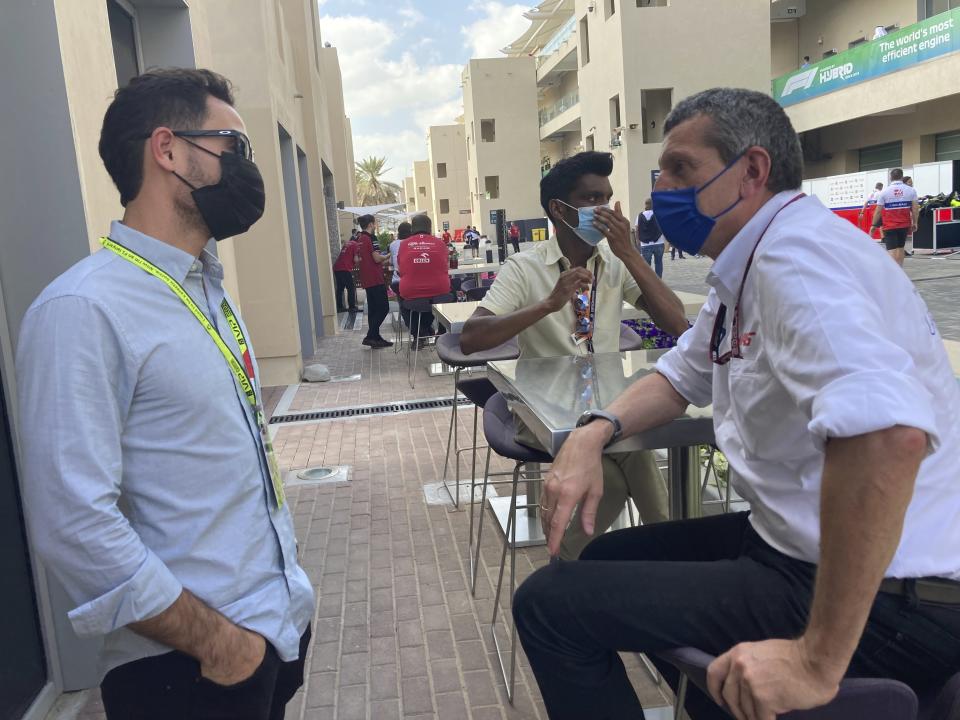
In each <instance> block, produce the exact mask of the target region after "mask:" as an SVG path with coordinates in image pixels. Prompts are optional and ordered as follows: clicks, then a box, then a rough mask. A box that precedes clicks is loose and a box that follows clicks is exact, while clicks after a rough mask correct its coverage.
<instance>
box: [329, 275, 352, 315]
mask: <svg viewBox="0 0 960 720" xmlns="http://www.w3.org/2000/svg"><path fill="white" fill-rule="evenodd" d="M333 275H334V278H335V280H336V282H337V312H345V311H347V310H356V309H357V289H356V287H355V286H354V284H353V273H351V272H350V271H349V270H334V271H333ZM344 292H346V295H347V304H346V305H344V304H343V295H344Z"/></svg>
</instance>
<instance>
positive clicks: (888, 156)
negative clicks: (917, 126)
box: [860, 140, 903, 172]
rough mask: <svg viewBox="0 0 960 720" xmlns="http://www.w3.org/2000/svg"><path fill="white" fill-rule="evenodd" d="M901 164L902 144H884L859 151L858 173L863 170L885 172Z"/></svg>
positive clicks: (898, 142)
mask: <svg viewBox="0 0 960 720" xmlns="http://www.w3.org/2000/svg"><path fill="white" fill-rule="evenodd" d="M902 164H903V143H902V142H900V141H899V140H898V141H897V142H892V143H885V144H883V145H873V146H872V147H865V148H861V149H860V172H863V171H865V170H886V169H887V168H895V167H900V166H901V165H902Z"/></svg>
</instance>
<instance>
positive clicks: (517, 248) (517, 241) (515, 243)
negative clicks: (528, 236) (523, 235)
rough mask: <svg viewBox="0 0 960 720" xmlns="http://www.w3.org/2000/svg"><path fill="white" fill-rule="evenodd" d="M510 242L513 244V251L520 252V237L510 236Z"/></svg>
mask: <svg viewBox="0 0 960 720" xmlns="http://www.w3.org/2000/svg"><path fill="white" fill-rule="evenodd" d="M510 244H511V245H513V251H514V252H515V253H518V252H520V238H515V237H512V238H510Z"/></svg>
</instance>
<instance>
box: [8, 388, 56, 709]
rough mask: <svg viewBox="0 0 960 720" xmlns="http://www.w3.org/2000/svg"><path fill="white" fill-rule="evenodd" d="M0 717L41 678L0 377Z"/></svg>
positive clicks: (30, 695) (26, 703)
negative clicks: (0, 588)
mask: <svg viewBox="0 0 960 720" xmlns="http://www.w3.org/2000/svg"><path fill="white" fill-rule="evenodd" d="M0 373H2V370H0ZM0 578H3V586H4V587H5V588H6V590H5V591H4V597H3V612H0V647H2V648H3V652H2V653H0V718H18V717H20V716H21V715H23V714H24V713H25V712H26V710H27V708H28V707H30V703H32V702H33V700H34V698H35V697H36V696H37V694H38V693H39V692H40V690H41V689H42V688H43V686H44V685H45V684H46V682H47V662H46V659H45V657H44V652H43V639H42V637H41V635H40V621H39V619H38V617H37V599H36V596H35V594H34V586H33V573H32V571H31V569H30V556H29V555H28V553H27V533H26V528H25V525H24V521H23V510H22V507H21V505H20V487H19V484H18V481H17V472H16V467H15V466H14V463H13V448H12V444H11V440H10V423H9V420H8V418H7V405H6V401H5V398H4V397H3V382H2V376H0Z"/></svg>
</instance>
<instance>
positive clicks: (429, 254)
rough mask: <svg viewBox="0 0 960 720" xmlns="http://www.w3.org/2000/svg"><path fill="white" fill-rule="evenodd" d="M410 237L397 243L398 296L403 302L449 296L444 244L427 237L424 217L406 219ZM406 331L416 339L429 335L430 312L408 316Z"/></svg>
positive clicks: (426, 219) (427, 232) (427, 229)
mask: <svg viewBox="0 0 960 720" xmlns="http://www.w3.org/2000/svg"><path fill="white" fill-rule="evenodd" d="M410 226H411V228H410V229H411V230H412V231H413V234H412V235H411V236H410V237H408V238H407V239H406V240H404V241H403V242H402V243H401V244H400V252H399V253H398V254H397V257H398V261H399V262H398V264H399V266H400V297H402V298H403V299H404V300H418V299H421V298H436V297H439V296H441V295H447V294H449V293H450V275H449V274H448V273H449V270H450V260H449V255H448V253H449V251H448V250H447V244H446V243H445V242H444V241H443V240H441V239H440V238H438V237H435V236H433V235H431V234H430V230H431V224H430V218H429V217H428V216H427V215H414V216H413V218H412V219H411V220H410ZM410 332H411V333H412V334H413V335H414V336H416V337H420V338H423V337H427V336H429V335H433V315H432V314H431V313H418V312H414V313H411V314H410Z"/></svg>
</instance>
